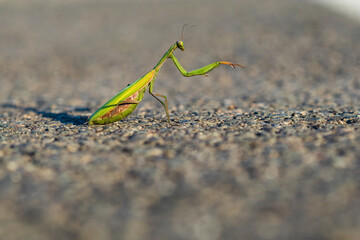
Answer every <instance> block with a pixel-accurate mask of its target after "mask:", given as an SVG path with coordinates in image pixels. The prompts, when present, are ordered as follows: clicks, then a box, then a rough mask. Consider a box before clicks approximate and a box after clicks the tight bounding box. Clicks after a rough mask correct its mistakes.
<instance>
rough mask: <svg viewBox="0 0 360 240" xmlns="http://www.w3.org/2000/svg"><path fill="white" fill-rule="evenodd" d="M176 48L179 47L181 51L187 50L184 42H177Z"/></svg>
mask: <svg viewBox="0 0 360 240" xmlns="http://www.w3.org/2000/svg"><path fill="white" fill-rule="evenodd" d="M176 46H177V47H178V48H179V49H180V50H181V51H184V50H185V48H184V43H183V41H177V42H176Z"/></svg>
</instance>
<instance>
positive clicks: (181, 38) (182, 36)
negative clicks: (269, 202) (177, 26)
mask: <svg viewBox="0 0 360 240" xmlns="http://www.w3.org/2000/svg"><path fill="white" fill-rule="evenodd" d="M187 25H189V24H188V23H186V24H184V25H183V27H182V30H181V36H180V40H181V41H183V40H184V36H185V31H184V30H185V27H186V26H187ZM196 26H197V25H191V26H190V27H189V29H191V28H193V27H196Z"/></svg>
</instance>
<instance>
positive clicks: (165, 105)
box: [149, 82, 171, 124]
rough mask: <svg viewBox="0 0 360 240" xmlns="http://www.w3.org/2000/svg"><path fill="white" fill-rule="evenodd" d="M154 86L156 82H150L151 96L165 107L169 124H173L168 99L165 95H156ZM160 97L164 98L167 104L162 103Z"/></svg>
mask: <svg viewBox="0 0 360 240" xmlns="http://www.w3.org/2000/svg"><path fill="white" fill-rule="evenodd" d="M153 84H154V82H150V87H149V93H150V94H151V96H153V97H154V98H155V99H156V100H158V101H159V102H160V103H161V104H162V105H163V106H164V108H165V112H166V117H167V120H168V123H169V124H171V122H170V116H169V108H168V103H167V98H166V96H165V95H161V94H157V93H154V92H153ZM158 97H163V98H164V99H165V103H164V102H163V101H161V100H160V99H159V98H158Z"/></svg>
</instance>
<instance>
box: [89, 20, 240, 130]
mask: <svg viewBox="0 0 360 240" xmlns="http://www.w3.org/2000/svg"><path fill="white" fill-rule="evenodd" d="M186 25H187V24H185V25H184V26H183V28H182V31H181V37H180V40H179V41H177V42H176V43H175V44H174V45H172V46H171V47H170V48H169V50H168V51H167V52H166V53H165V54H164V56H163V57H162V58H161V59H160V61H159V62H158V63H157V64H156V65H155V67H154V68H153V69H152V70H151V71H150V72H148V73H146V74H145V75H144V76H142V77H141V78H139V79H138V80H137V81H135V82H134V83H132V84H129V85H128V86H127V87H126V88H124V89H123V90H122V91H120V92H119V93H118V94H117V95H115V96H114V97H113V98H111V99H110V100H109V101H107V102H106V103H105V104H104V105H102V106H101V107H100V108H99V109H98V110H96V111H95V112H94V113H93V114H92V115H91V116H90V118H89V120H88V123H89V125H92V124H107V123H113V122H116V121H119V120H122V119H124V118H125V117H127V116H128V115H129V114H131V113H132V112H133V111H134V110H135V108H136V107H137V105H138V104H139V103H140V102H141V100H142V99H143V97H144V94H145V91H146V90H147V89H149V93H150V95H151V96H153V97H154V98H155V99H156V100H158V101H159V102H160V103H161V104H162V105H163V106H164V108H165V112H166V117H167V121H168V123H169V124H170V125H171V122H170V116H169V108H168V103H167V97H166V96H165V95H161V94H157V93H154V92H153V88H154V82H155V79H156V76H157V74H158V72H159V70H160V68H161V67H162V65H163V64H164V63H165V61H166V60H167V59H169V58H171V60H172V61H173V62H174V64H175V66H176V67H177V69H178V70H179V71H180V73H181V74H182V75H183V76H184V77H192V76H196V75H205V76H207V75H206V73H208V72H210V71H211V70H213V69H214V68H216V67H218V66H220V65H221V64H224V65H229V66H231V67H232V68H235V66H238V67H242V68H243V67H244V66H243V65H240V64H237V63H232V62H227V61H219V62H214V63H211V64H209V65H207V66H205V67H202V68H199V69H196V70H193V71H191V72H187V71H186V70H185V69H184V68H183V67H182V66H181V65H180V63H179V61H178V59H177V58H176V57H175V56H174V54H173V53H174V51H175V50H176V49H177V48H178V49H180V50H181V51H184V50H185V48H184V43H183V36H184V28H185V26H186ZM159 97H162V98H164V100H165V103H164V102H163V101H162V100H160V98H159Z"/></svg>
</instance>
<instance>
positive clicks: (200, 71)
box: [169, 54, 245, 77]
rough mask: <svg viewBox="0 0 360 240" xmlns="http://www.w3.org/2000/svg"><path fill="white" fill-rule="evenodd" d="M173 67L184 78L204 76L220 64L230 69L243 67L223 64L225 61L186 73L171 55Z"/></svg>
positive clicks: (229, 63)
mask: <svg viewBox="0 0 360 240" xmlns="http://www.w3.org/2000/svg"><path fill="white" fill-rule="evenodd" d="M169 57H170V58H171V59H172V60H173V62H174V64H175V66H176V67H177V69H179V71H180V72H181V74H182V75H183V76H184V77H192V76H196V75H206V73H208V72H210V71H211V70H213V69H214V68H216V67H218V66H219V65H220V64H225V65H229V66H231V67H232V68H235V66H239V67H242V68H243V67H245V66H243V65H240V64H237V63H232V62H225V61H219V62H214V63H211V64H209V65H207V66H205V67H202V68H199V69H196V70H193V71H191V72H187V71H186V70H185V69H184V68H183V67H182V66H181V64H180V62H179V60H177V58H176V57H175V56H174V55H173V54H171V55H170V56H169Z"/></svg>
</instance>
